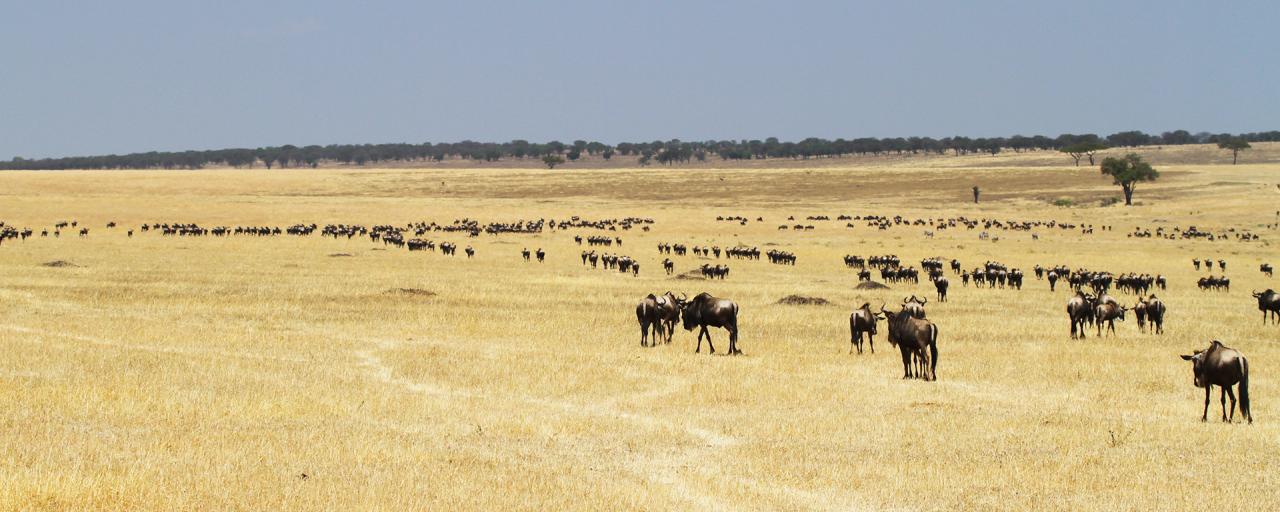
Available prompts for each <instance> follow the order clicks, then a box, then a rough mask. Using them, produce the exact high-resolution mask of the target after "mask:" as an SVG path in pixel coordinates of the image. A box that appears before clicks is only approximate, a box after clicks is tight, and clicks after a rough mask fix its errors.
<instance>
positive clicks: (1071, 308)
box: [1067, 290, 1095, 340]
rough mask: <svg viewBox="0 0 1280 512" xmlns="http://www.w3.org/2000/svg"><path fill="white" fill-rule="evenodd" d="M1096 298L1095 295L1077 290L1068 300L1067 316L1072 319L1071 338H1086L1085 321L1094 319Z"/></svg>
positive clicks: (1090, 321) (1089, 321) (1091, 321)
mask: <svg viewBox="0 0 1280 512" xmlns="http://www.w3.org/2000/svg"><path fill="white" fill-rule="evenodd" d="M1094 300H1095V299H1094V298H1093V296H1091V295H1088V294H1085V293H1084V292H1083V291H1080V290H1076V295H1075V297H1072V298H1071V299H1070V300H1068V301H1067V317H1069V318H1070V319H1071V339H1073V340H1074V339H1077V338H1079V339H1084V337H1085V331H1084V327H1085V323H1086V322H1087V323H1093V321H1094V317H1093V315H1094V309H1093V305H1094Z"/></svg>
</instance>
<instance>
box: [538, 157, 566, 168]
mask: <svg viewBox="0 0 1280 512" xmlns="http://www.w3.org/2000/svg"><path fill="white" fill-rule="evenodd" d="M542 163H544V164H547V168H548V169H555V168H556V166H557V165H560V164H562V163H564V157H562V156H560V155H547V156H544V157H542Z"/></svg>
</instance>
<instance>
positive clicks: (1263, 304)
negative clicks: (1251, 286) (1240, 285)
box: [1253, 288, 1280, 324]
mask: <svg viewBox="0 0 1280 512" xmlns="http://www.w3.org/2000/svg"><path fill="white" fill-rule="evenodd" d="M1253 298H1255V299H1258V311H1261V312H1262V323H1263V324H1266V323H1267V320H1268V319H1269V318H1275V319H1276V321H1277V322H1280V293H1276V291H1275V290H1272V289H1270V288H1267V289H1266V291H1264V292H1262V293H1258V292H1256V291H1255V292H1253Z"/></svg>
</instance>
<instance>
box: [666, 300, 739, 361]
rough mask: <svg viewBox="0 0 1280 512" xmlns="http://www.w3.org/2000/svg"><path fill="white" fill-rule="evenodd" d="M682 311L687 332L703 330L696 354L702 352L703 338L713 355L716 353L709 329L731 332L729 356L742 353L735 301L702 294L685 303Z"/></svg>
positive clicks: (681, 314) (700, 332)
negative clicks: (694, 329)
mask: <svg viewBox="0 0 1280 512" xmlns="http://www.w3.org/2000/svg"><path fill="white" fill-rule="evenodd" d="M680 310H681V311H680V317H681V320H682V321H683V323H684V329H685V330H686V331H692V330H693V328H694V327H699V328H701V330H700V331H698V347H697V348H695V349H694V351H693V352H694V353H695V354H696V353H699V352H701V351H702V337H703V336H706V338H707V347H708V348H710V349H711V353H712V354H714V353H716V347H715V345H712V344H711V333H710V332H708V331H707V327H723V328H724V329H725V330H726V331H729V355H735V354H741V353H742V351H741V350H738V305H737V304H735V303H734V302H733V301H731V300H728V299H717V298H715V297H712V296H711V294H710V293H707V292H702V293H699V294H698V295H697V296H696V297H694V298H692V299H690V300H688V301H686V302H684V303H683V304H682V305H681V308H680Z"/></svg>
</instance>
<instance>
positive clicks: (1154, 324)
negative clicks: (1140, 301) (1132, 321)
mask: <svg viewBox="0 0 1280 512" xmlns="http://www.w3.org/2000/svg"><path fill="white" fill-rule="evenodd" d="M1144 302H1145V303H1146V305H1147V321H1149V322H1151V330H1152V332H1154V333H1156V334H1164V312H1165V307H1164V302H1162V301H1161V300H1160V299H1158V298H1156V296H1155V294H1151V297H1149V298H1147V300H1145V301H1144Z"/></svg>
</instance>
